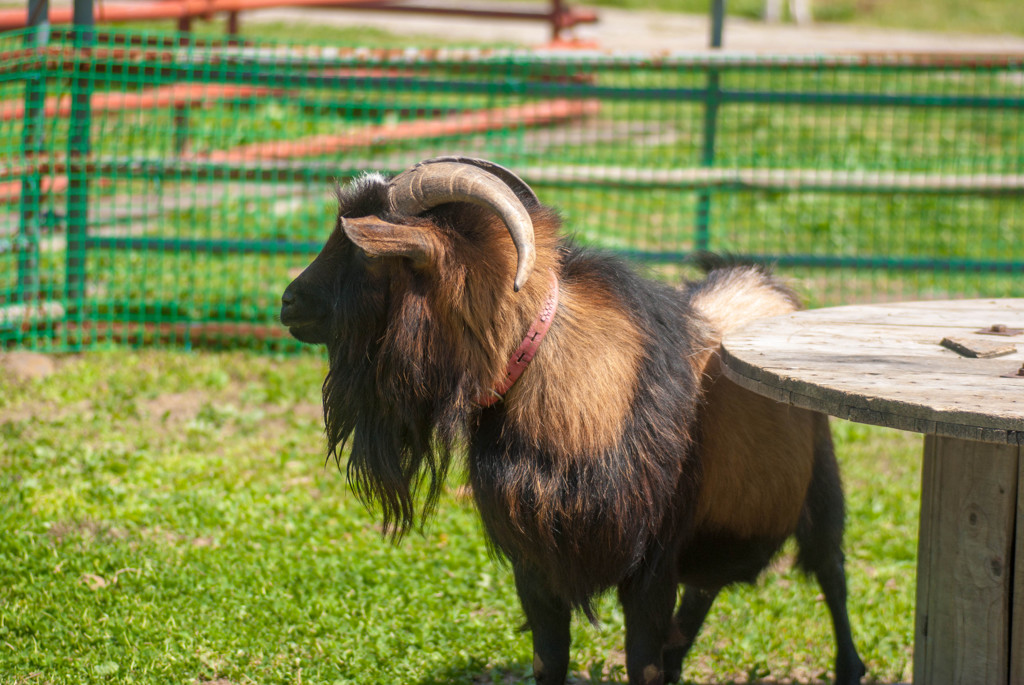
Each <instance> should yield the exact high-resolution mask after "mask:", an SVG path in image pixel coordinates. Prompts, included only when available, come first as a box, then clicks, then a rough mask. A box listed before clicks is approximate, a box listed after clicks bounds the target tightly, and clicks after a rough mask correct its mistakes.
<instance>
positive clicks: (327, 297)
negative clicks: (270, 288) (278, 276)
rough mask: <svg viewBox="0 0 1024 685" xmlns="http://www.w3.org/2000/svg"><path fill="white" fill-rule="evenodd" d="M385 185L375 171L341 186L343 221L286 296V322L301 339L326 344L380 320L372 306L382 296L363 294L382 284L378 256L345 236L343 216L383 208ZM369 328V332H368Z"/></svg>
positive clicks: (283, 314) (283, 299)
mask: <svg viewBox="0 0 1024 685" xmlns="http://www.w3.org/2000/svg"><path fill="white" fill-rule="evenodd" d="M384 187H385V180H384V179H383V178H382V177H379V176H376V175H372V176H367V177H364V178H363V179H361V180H360V181H357V182H354V183H353V184H351V185H350V186H348V187H346V188H344V189H339V191H338V200H339V220H338V222H337V224H336V226H335V229H334V232H333V233H332V234H331V235H330V237H329V238H328V239H327V243H326V244H325V245H324V248H323V249H322V250H321V251H320V254H319V255H317V257H316V259H314V260H313V262H312V263H311V264H310V265H309V266H308V267H306V269H305V270H304V271H303V272H302V273H301V274H299V276H298V277H297V278H296V279H295V280H294V281H292V282H291V284H289V285H288V287H287V288H286V289H285V291H284V294H283V295H282V296H281V323H282V324H283V325H285V326H287V327H288V331H289V332H290V333H291V334H292V336H293V337H295V338H296V339H297V340H299V341H301V342H304V343H309V344H313V345H323V344H327V343H330V342H332V341H334V342H336V341H337V339H338V337H339V336H341V335H344V334H345V333H346V332H352V331H362V330H363V329H365V328H366V327H367V326H368V325H372V322H370V321H368V320H367V317H369V318H374V319H376V318H377V317H376V316H375V315H376V314H377V312H369V311H367V307H368V305H369V304H370V303H374V302H376V301H377V299H379V298H374V297H369V298H368V297H364V296H362V293H361V292H357V291H362V290H363V289H366V288H378V289H380V288H382V286H383V284H382V283H380V282H379V280H380V279H379V278H376V277H375V274H374V269H373V268H372V264H373V261H374V260H372V259H371V258H368V257H367V255H366V254H365V253H364V252H363V251H362V250H360V249H358V248H357V247H356V246H355V245H354V244H353V243H352V241H351V240H350V239H349V238H348V236H346V235H345V231H344V230H343V228H342V225H341V219H340V217H341V216H367V215H368V214H372V213H375V212H379V211H380V210H381V208H382V205H383V200H382V199H381V197H382V195H383V190H384ZM364 332H365V331H364Z"/></svg>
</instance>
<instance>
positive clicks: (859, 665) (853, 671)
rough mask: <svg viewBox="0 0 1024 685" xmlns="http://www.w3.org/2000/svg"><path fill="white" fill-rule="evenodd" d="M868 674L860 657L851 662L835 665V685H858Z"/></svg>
mask: <svg viewBox="0 0 1024 685" xmlns="http://www.w3.org/2000/svg"><path fill="white" fill-rule="evenodd" d="M867 672H868V669H867V668H866V667H865V666H864V662H863V661H861V660H860V657H854V660H853V662H846V663H838V662H837V663H836V685H860V681H861V678H863V677H864V676H865V675H866V674H867Z"/></svg>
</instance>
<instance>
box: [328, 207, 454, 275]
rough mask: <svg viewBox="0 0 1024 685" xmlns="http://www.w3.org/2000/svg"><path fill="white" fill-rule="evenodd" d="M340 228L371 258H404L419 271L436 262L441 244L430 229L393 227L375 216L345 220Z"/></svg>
mask: <svg viewBox="0 0 1024 685" xmlns="http://www.w3.org/2000/svg"><path fill="white" fill-rule="evenodd" d="M341 228H342V230H343V231H345V235H347V236H348V237H349V240H351V241H352V242H353V243H355V245H356V247H358V248H359V249H360V250H362V251H363V252H364V253H366V254H367V255H368V256H370V257H405V258H406V259H408V260H410V261H411V262H412V265H413V266H414V267H415V268H417V269H422V268H426V267H428V266H430V265H431V264H433V263H435V262H436V261H437V258H438V256H439V255H440V252H441V243H440V241H439V240H438V239H437V236H436V235H434V233H433V231H432V230H431V228H430V227H421V226H403V225H401V224H392V223H389V222H387V221H383V220H382V219H378V218H377V217H375V216H367V217H361V218H358V219H344V218H343V219H342V220H341Z"/></svg>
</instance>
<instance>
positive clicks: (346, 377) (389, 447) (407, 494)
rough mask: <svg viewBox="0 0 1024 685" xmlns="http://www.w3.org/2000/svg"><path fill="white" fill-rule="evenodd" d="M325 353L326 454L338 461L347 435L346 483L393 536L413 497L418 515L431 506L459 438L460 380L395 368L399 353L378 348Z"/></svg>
mask: <svg viewBox="0 0 1024 685" xmlns="http://www.w3.org/2000/svg"><path fill="white" fill-rule="evenodd" d="M329 354H330V370H329V371H328V373H327V377H326V379H325V380H324V385H323V405H324V424H325V432H326V437H327V454H328V459H330V458H331V457H333V458H334V460H335V462H336V463H337V464H338V466H339V468H340V466H341V462H342V458H343V452H344V450H345V447H346V446H347V445H349V440H350V438H351V451H350V454H349V456H348V463H347V466H346V474H347V477H348V480H349V483H350V484H351V486H352V488H353V489H354V490H355V492H356V493H357V494H358V495H359V497H360V499H362V500H363V502H364V503H366V504H367V506H369V507H373V506H374V505H377V504H379V506H380V508H381V513H382V524H383V531H384V534H385V535H389V536H391V537H392V538H395V539H397V538H400V537H401V536H402V535H403V534H404V533H405V532H406V531H407V530H408V529H409V528H410V527H411V526H412V524H413V522H414V520H415V518H416V510H417V501H418V500H422V508H421V511H420V513H421V518H422V519H426V518H427V517H428V516H429V515H430V514H431V513H432V512H433V510H434V509H435V507H436V505H437V500H438V498H439V496H440V495H441V493H442V491H443V489H444V485H445V479H446V477H447V473H448V468H449V465H450V464H451V458H452V455H453V452H454V451H455V450H456V449H457V446H458V445H461V444H463V443H464V440H463V435H464V431H465V426H466V420H467V408H468V404H467V403H466V402H465V401H463V400H462V399H461V398H463V397H464V396H466V395H467V392H468V391H463V390H461V389H460V386H461V385H462V384H463V383H464V382H465V379H464V378H463V377H462V376H461V374H458V373H457V372H456V373H453V374H445V373H444V370H443V369H434V370H432V372H431V373H429V378H423V377H422V376H423V375H424V374H423V371H422V370H421V369H419V368H417V369H416V371H415V372H413V371H410V370H409V369H404V370H400V369H399V368H397V367H401V366H406V365H407V363H406V360H404V359H403V360H401V361H397V360H395V359H394V358H393V357H392V358H390V359H389V358H387V357H388V355H386V354H385V353H384V352H382V351H381V350H380V349H377V350H376V351H375V353H374V354H372V355H370V354H367V352H366V350H365V348H364V349H358V346H356V347H353V346H351V345H340V344H339V345H337V346H329ZM382 359H383V361H382ZM382 366H386V367H387V368H386V369H382ZM413 376H419V377H418V378H414V377H413ZM385 378H389V379H402V381H401V382H400V384H399V381H396V382H395V383H387V382H382V379H385Z"/></svg>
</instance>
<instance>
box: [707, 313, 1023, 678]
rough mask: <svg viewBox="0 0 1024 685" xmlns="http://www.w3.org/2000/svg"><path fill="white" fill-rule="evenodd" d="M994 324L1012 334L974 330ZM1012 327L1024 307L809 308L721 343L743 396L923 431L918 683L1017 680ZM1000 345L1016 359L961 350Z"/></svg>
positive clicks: (1019, 530) (1016, 422)
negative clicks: (754, 394) (750, 393)
mask: <svg viewBox="0 0 1024 685" xmlns="http://www.w3.org/2000/svg"><path fill="white" fill-rule="evenodd" d="M996 324H1002V325H1004V326H1005V327H1006V328H1007V329H1011V330H1008V331H1005V332H1006V333H1009V335H994V334H984V333H978V332H977V331H979V330H982V329H990V328H991V327H992V326H993V325H996ZM1012 329H1024V299H1001V300H955V301H946V302H914V303H905V304H892V305H872V306H852V307H835V308H829V309H818V310H810V311H804V312H797V313H794V314H790V315H786V316H780V317H775V318H771V319H763V320H761V321H756V322H754V323H753V324H751V325H749V326H747V327H745V328H743V329H742V330H740V331H737V332H735V333H734V334H730V335H728V336H727V337H726V339H725V342H724V343H723V348H724V349H723V366H724V370H725V375H726V376H727V377H728V378H729V379H730V380H732V381H733V382H735V383H737V384H739V385H741V386H743V387H744V388H747V389H748V390H752V391H754V392H757V393H759V394H761V395H765V396H767V397H771V398H773V399H775V400H778V401H780V402H785V403H788V404H792V405H795V406H798V407H804V408H806V409H813V410H816V411H821V412H824V413H827V414H831V415H832V416H837V417H840V418H843V419H849V420H851V421H858V422H861V423H870V424H875V425H879V426H888V427H891V428H898V429H902V430H909V431H916V432H919V433H924V434H925V441H924V465H923V470H922V488H921V528H920V534H919V542H918V566H917V612H916V614H917V615H916V622H915V628H914V631H915V639H914V682H915V683H924V684H927V685H943V684H946V683H963V684H966V683H984V684H990V683H999V684H1008V683H1014V684H1019V683H1024V468H1021V456H1022V452H1024V375H1020V376H1015V377H1005V375H1007V374H1011V375H1012V374H1016V373H1018V371H1019V370H1020V369H1021V367H1022V365H1024V333H1016V334H1014V331H1013V330H1012ZM946 338H949V339H952V341H953V342H951V343H947V344H948V345H950V347H954V348H955V347H959V348H960V350H961V352H957V351H954V350H953V349H950V348H948V347H946V346H944V345H943V344H941V343H942V341H943V340H944V339H946ZM999 346H1002V347H1006V346H1010V349H1014V350H1015V351H1012V352H1011V353H1009V354H1003V355H1001V356H995V357H991V358H969V357H967V356H964V353H967V354H969V353H970V352H969V350H970V349H971V348H974V349H975V350H980V351H982V352H984V351H985V350H986V349H988V348H992V347H999ZM841 456H842V455H840V457H841ZM854 544H856V543H855V542H854Z"/></svg>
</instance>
